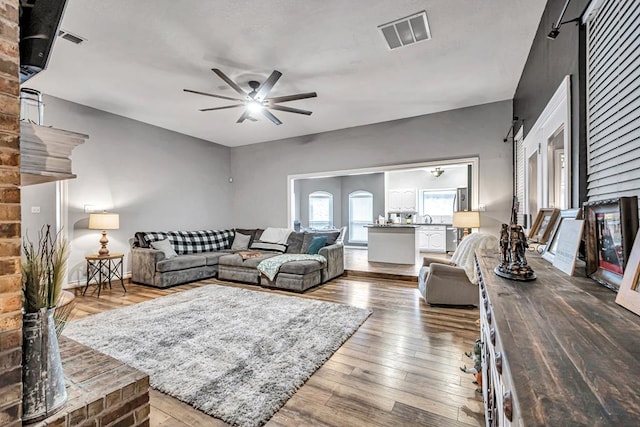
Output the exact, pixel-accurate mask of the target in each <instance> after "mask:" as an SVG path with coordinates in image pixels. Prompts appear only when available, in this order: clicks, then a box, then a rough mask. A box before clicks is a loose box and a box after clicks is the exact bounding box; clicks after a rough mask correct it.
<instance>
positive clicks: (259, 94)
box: [183, 68, 318, 125]
mask: <svg viewBox="0 0 640 427" xmlns="http://www.w3.org/2000/svg"><path fill="white" fill-rule="evenodd" d="M211 71H213V72H214V73H216V74H217V75H218V77H220V78H221V79H222V80H224V82H225V83H226V84H228V85H229V86H230V87H231V89H233V90H235V91H236V92H237V93H238V94H239V95H240V96H241V98H232V97H229V96H223V95H216V94H213V93H206V92H200V91H197V90H191V89H183V90H184V91H185V92H191V93H196V94H198V95H205V96H212V97H214V98H220V99H226V100H229V101H238V102H239V104H233V105H226V106H224V107H214V108H203V109H201V110H200V111H214V110H226V109H229V108H237V107H244V112H243V113H242V114H241V115H240V118H239V119H238V120H237V121H236V123H242V122H244V121H245V120H247V119H248V120H252V121H256V119H255V118H254V117H252V116H251V114H252V113H262V114H263V115H264V116H265V117H266V118H267V119H269V120H271V122H272V123H273V124H276V125H281V124H282V122H281V121H280V120H279V119H278V118H277V117H276V116H274V115H273V113H272V112H271V111H269V110H277V111H286V112H287V113H296V114H304V115H307V116H309V115H311V111H307V110H301V109H298V108H292V107H286V106H284V105H279V104H280V103H281V102H287V101H295V100H298V99H306V98H315V97H316V96H318V94H317V93H315V92H307V93H298V94H295V95H286V96H273V97H268V95H269V92H271V89H273V86H274V85H275V84H276V82H277V81H278V79H279V78H280V77H281V76H282V73H281V72H280V71H277V70H273V72H272V73H271V75H270V76H269V78H267V80H265V81H264V82H263V83H262V84H260V82H257V81H255V80H251V81H250V82H249V87H250V88H251V91H250V92H245V91H244V90H243V89H242V88H241V87H240V86H239V85H238V84H237V83H236V82H234V81H233V80H231V79H230V78H229V77H227V75H226V74H225V73H223V72H222V71H220V70H219V69H217V68H212V69H211Z"/></svg>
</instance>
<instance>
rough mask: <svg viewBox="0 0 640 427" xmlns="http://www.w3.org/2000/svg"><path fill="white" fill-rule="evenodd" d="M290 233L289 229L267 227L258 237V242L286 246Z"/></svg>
mask: <svg viewBox="0 0 640 427" xmlns="http://www.w3.org/2000/svg"><path fill="white" fill-rule="evenodd" d="M292 231H293V230H292V229H290V228H277V227H267V228H266V229H265V230H264V232H263V233H262V235H261V236H260V240H262V241H263V242H269V243H280V244H282V245H286V244H287V239H288V238H289V234H291V232H292Z"/></svg>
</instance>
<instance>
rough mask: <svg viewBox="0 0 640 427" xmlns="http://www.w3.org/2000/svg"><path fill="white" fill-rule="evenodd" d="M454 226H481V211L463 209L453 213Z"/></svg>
mask: <svg viewBox="0 0 640 427" xmlns="http://www.w3.org/2000/svg"><path fill="white" fill-rule="evenodd" d="M453 226H454V227H457V228H478V227H480V212H478V211H461V212H454V213H453Z"/></svg>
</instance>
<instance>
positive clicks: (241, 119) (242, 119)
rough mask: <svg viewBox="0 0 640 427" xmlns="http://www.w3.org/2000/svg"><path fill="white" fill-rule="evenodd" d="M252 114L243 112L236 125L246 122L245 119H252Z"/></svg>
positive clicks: (246, 111)
mask: <svg viewBox="0 0 640 427" xmlns="http://www.w3.org/2000/svg"><path fill="white" fill-rule="evenodd" d="M251 118H252V117H251V113H250V112H249V110H244V111H243V112H242V115H241V116H240V118H239V119H238V120H237V121H236V123H242V122H244V121H245V119H251Z"/></svg>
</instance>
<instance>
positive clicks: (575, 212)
mask: <svg viewBox="0 0 640 427" xmlns="http://www.w3.org/2000/svg"><path fill="white" fill-rule="evenodd" d="M565 219H582V208H575V209H563V210H561V211H560V214H559V215H558V220H557V221H556V224H555V226H554V227H553V230H552V231H551V234H550V236H549V240H548V241H547V244H546V246H545V247H544V251H543V252H542V258H543V259H545V260H547V261H549V262H550V263H551V264H553V258H554V257H555V253H556V249H557V247H558V240H557V239H558V234H559V231H560V225H562V222H563V221H564V220H565Z"/></svg>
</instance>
